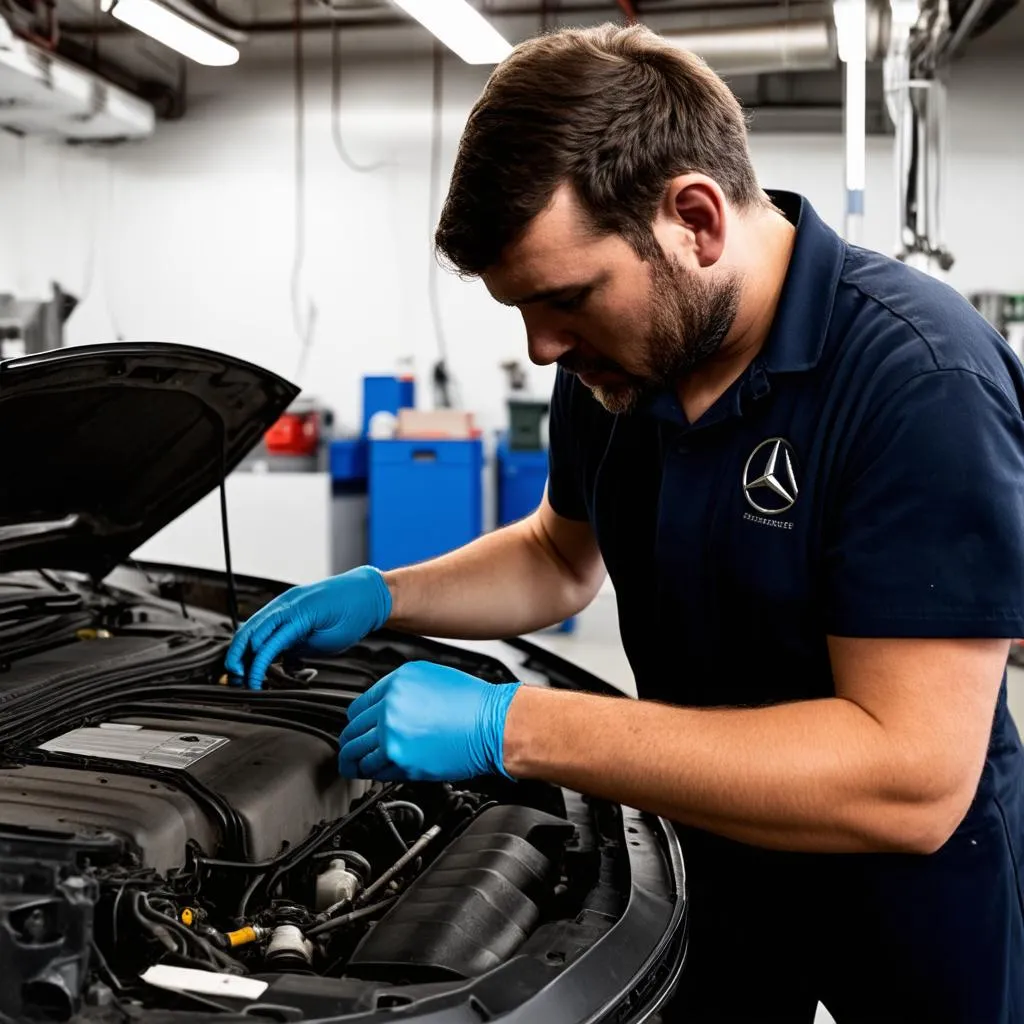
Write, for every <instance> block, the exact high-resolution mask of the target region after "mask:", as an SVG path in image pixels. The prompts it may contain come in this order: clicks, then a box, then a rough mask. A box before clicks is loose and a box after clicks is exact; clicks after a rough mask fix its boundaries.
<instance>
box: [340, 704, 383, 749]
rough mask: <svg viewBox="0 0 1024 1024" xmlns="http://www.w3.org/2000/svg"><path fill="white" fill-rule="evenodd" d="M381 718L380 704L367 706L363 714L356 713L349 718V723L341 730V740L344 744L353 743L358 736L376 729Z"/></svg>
mask: <svg viewBox="0 0 1024 1024" xmlns="http://www.w3.org/2000/svg"><path fill="white" fill-rule="evenodd" d="M379 719H380V708H379V707H378V706H374V707H372V708H367V710H366V711H364V712H363V713H362V714H361V715H356V717H355V718H353V719H350V720H349V723H348V725H346V726H345V728H344V729H342V730H341V736H340V737H338V739H339V742H340V743H341V744H342V745H344V744H346V743H351V741H352V740H354V739H355V738H356V737H357V736H362V735H363V734H364V733H366V732H369V730H370V729H375V728H376V727H377V722H378V721H379Z"/></svg>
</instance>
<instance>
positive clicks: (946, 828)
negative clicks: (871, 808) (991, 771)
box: [872, 781, 977, 855]
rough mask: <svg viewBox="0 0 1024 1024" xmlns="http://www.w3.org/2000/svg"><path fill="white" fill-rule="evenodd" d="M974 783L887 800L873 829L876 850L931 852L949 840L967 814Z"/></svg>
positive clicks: (975, 786) (926, 853)
mask: <svg viewBox="0 0 1024 1024" xmlns="http://www.w3.org/2000/svg"><path fill="white" fill-rule="evenodd" d="M976 788H977V782H976V781H975V784H974V785H973V786H971V785H961V786H958V787H956V788H954V789H948V790H946V791H945V792H943V793H936V792H932V793H927V794H921V793H918V794H916V795H914V796H911V797H910V798H909V799H908V798H907V796H906V795H904V798H903V799H902V800H898V801H896V802H887V806H886V808H885V810H884V812H883V814H881V815H880V816H879V818H878V819H876V825H880V826H881V828H876V829H873V830H872V831H873V832H874V839H875V841H876V843H877V848H878V850H879V852H889V853H912V854H922V855H930V854H933V853H937V852H938V851H939V850H941V849H942V847H943V846H945V845H946V843H947V842H949V840H950V838H951V837H952V835H953V833H954V832H956V830H957V828H958V827H959V826H960V823H961V822H962V821H963V820H964V818H965V817H966V815H967V811H968V810H969V808H970V806H971V801H972V800H973V798H974V792H975V790H976Z"/></svg>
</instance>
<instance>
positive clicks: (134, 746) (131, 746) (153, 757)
mask: <svg viewBox="0 0 1024 1024" xmlns="http://www.w3.org/2000/svg"><path fill="white" fill-rule="evenodd" d="M227 742H228V738H227V737H226V736H211V735H210V734H209V733H202V732H188V731H184V732H165V731H164V730H162V729H149V728H143V727H142V726H137V725H122V724H121V723H118V722H107V723H104V724H103V725H99V726H87V727H86V728H84V729H72V730H71V732H66V733H64V735H63V736H56V737H54V739H52V740H47V741H46V742H45V743H41V744H40V745H39V747H40V749H41V750H49V751H52V752H53V753H55V754H82V755H84V756H86V757H106V758H109V759H110V760H112V761H134V762H135V763H136V764H152V765H158V766H159V767H161V768H189V767H191V766H192V765H194V764H195V763H196V761H198V760H199V759H200V758H202V757H206V755H207V754H209V753H212V752H213V751H214V750H217V749H218V748H219V747H223V746H224V745H225V744H226V743H227Z"/></svg>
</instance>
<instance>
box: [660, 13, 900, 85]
mask: <svg viewBox="0 0 1024 1024" xmlns="http://www.w3.org/2000/svg"><path fill="white" fill-rule="evenodd" d="M868 14H869V18H868V60H874V59H876V58H878V57H880V56H881V55H882V54H883V53H884V52H885V37H886V35H887V31H886V29H887V25H886V23H885V20H884V8H882V9H879V8H873V7H869V10H868ZM662 35H663V36H664V38H665V39H667V40H668V41H669V42H671V43H674V44H675V45H676V46H679V47H682V48H683V49H686V50H692V51H693V52H694V53H696V54H699V55H700V56H701V57H703V58H704V60H706V61H707V62H708V64H710V65H711V67H713V68H714V69H715V71H717V72H718V73H719V74H720V75H763V74H771V73H776V72H787V71H790V72H792V71H827V70H830V69H832V68H835V67H837V66H838V64H839V51H838V49H837V46H836V34H835V25H834V23H833V21H832V19H831V18H805V19H799V20H793V21H773V22H768V23H765V24H760V25H757V24H755V25H737V26H732V27H728V28H714V29H695V30H693V31H690V32H671V31H670V32H663V33H662Z"/></svg>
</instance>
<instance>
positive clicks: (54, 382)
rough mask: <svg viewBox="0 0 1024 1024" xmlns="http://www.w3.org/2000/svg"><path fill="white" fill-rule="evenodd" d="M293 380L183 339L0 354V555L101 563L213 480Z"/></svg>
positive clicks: (23, 564)
mask: <svg viewBox="0 0 1024 1024" xmlns="http://www.w3.org/2000/svg"><path fill="white" fill-rule="evenodd" d="M297 394H298V389H297V388H296V387H295V386H294V385H293V384H290V383H289V382H288V381H286V380H283V379H282V378H280V377H278V376H276V375H275V374H273V373H270V372H269V371H267V370H263V369H261V368H259V367H257V366H253V365H251V364H250V363H246V362H243V361H242V360H239V359H235V358H232V357H230V356H225V355H221V354H219V353H215V352H208V351H205V350H203V349H195V348H188V347H185V346H181V345H165V344H157V343H132V344H117V345H96V346H83V347H80V348H71V349H63V350H58V351H54V352H47V353H44V354H41V355H36V356H28V357H25V358H22V359H12V360H8V361H6V362H3V363H0V438H2V439H3V455H2V460H3V486H2V487H0V569H3V570H4V571H11V570H15V569H39V568H49V569H77V570H80V571H83V572H87V573H90V574H91V575H93V576H95V577H102V576H104V575H106V573H108V572H109V571H110V570H111V569H112V568H113V567H114V566H115V565H117V564H118V563H119V562H121V561H123V560H124V559H125V558H127V557H128V556H129V555H130V554H131V553H132V552H133V551H134V550H135V549H136V548H137V547H138V546H139V545H141V544H142V543H143V542H145V541H146V540H148V539H149V538H150V537H152V536H153V535H154V534H156V533H157V532H158V531H159V530H161V529H162V528H163V527H164V526H166V525H167V524H168V523H169V522H171V521H172V520H174V519H176V518H177V517H178V516H179V515H181V514H182V513H183V512H184V511H185V510H186V509H188V508H189V507H190V506H192V505H194V504H195V503H196V502H197V501H199V500H200V499H201V498H202V497H204V496H205V495H206V494H208V493H209V492H210V491H212V490H213V489H214V488H215V487H216V486H217V485H218V483H219V482H220V480H221V479H222V477H223V476H224V475H225V474H226V473H228V472H230V471H231V470H232V469H233V468H234V467H235V466H237V465H238V463H239V462H241V460H242V459H243V458H244V457H245V455H246V453H247V452H248V451H249V450H250V449H251V448H253V447H254V446H255V445H256V444H257V442H258V441H259V439H260V437H261V436H262V435H263V433H264V431H265V430H266V429H267V428H268V427H269V426H270V425H271V424H272V423H273V422H274V421H275V420H276V419H277V417H278V416H279V415H280V414H281V413H282V412H283V411H284V410H285V408H286V407H287V406H288V404H289V403H290V402H291V401H292V400H293V399H294V398H295V396H296V395H297Z"/></svg>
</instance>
